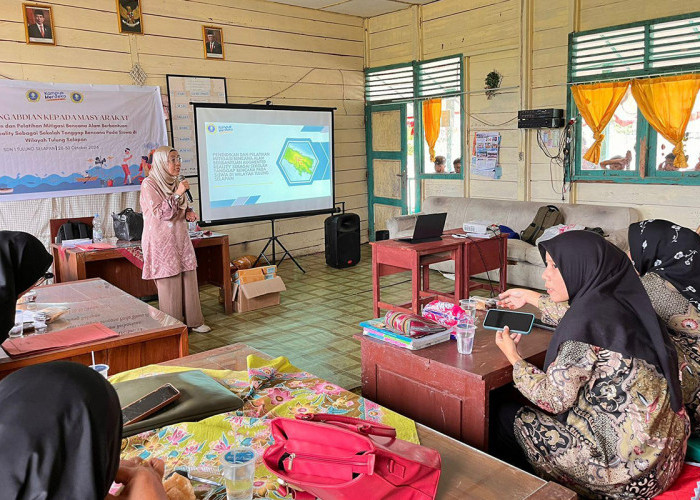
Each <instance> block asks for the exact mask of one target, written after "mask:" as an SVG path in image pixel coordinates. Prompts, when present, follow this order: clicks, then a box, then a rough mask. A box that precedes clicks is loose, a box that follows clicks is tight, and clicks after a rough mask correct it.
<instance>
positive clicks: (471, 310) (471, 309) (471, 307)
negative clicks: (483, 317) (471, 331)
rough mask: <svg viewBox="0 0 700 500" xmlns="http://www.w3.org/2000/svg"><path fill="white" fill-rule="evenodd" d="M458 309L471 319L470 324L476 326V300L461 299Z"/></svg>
mask: <svg viewBox="0 0 700 500" xmlns="http://www.w3.org/2000/svg"><path fill="white" fill-rule="evenodd" d="M459 307H461V308H462V310H463V311H464V312H466V313H467V314H469V316H470V317H471V318H472V323H474V324H476V300H474V299H462V300H460V301H459Z"/></svg>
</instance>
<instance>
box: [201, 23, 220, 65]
mask: <svg viewBox="0 0 700 500" xmlns="http://www.w3.org/2000/svg"><path fill="white" fill-rule="evenodd" d="M202 40H203V42H204V58H205V59H220V60H223V59H224V32H223V29H222V28H217V27H215V26H202Z"/></svg>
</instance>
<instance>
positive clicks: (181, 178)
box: [177, 175, 194, 203]
mask: <svg viewBox="0 0 700 500" xmlns="http://www.w3.org/2000/svg"><path fill="white" fill-rule="evenodd" d="M184 180H185V176H184V175H178V176H177V181H178V182H182V181H184ZM185 194H186V195H187V201H189V202H190V203H192V202H193V201H194V198H192V193H190V190H189V189H185Z"/></svg>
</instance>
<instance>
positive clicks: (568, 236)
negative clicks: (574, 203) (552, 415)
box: [539, 231, 682, 411]
mask: <svg viewBox="0 0 700 500" xmlns="http://www.w3.org/2000/svg"><path fill="white" fill-rule="evenodd" d="M539 248H540V253H541V254H542V259H543V260H545V253H546V252H548V253H549V255H550V256H551V257H552V260H553V261H554V263H555V264H556V265H557V267H558V268H559V270H560V271H561V275H562V278H563V279H564V283H565V284H566V289H567V291H568V293H569V304H570V306H571V307H570V308H569V310H568V311H567V312H566V314H565V315H564V317H563V318H562V320H561V321H560V322H559V325H558V326H557V329H556V331H555V332H554V335H553V336H552V340H551V341H550V343H549V347H548V349H547V356H546V358H545V369H546V368H547V367H548V366H549V365H550V363H552V361H554V359H555V358H556V357H557V354H558V352H559V346H560V345H561V344H563V343H564V342H566V341H568V340H574V341H578V342H584V343H586V344H589V345H593V346H597V347H600V348H603V349H608V350H610V351H613V352H617V353H619V354H622V355H623V356H625V357H628V358H639V359H643V360H645V361H647V362H648V363H650V364H652V365H654V366H655V367H656V368H657V369H658V370H659V372H661V373H662V374H663V376H664V378H665V379H666V381H667V382H668V386H669V394H670V397H671V407H672V408H673V410H674V411H678V410H680V409H681V407H682V398H681V387H680V383H679V380H678V359H677V355H676V351H675V349H674V348H673V345H672V344H671V341H670V340H669V337H668V332H667V330H666V326H665V325H664V324H663V323H662V322H661V321H660V319H659V318H658V316H657V315H656V312H654V308H653V307H652V305H651V301H650V300H649V296H648V295H647V293H646V291H645V290H644V287H643V286H642V283H641V281H639V277H638V276H637V273H636V272H635V271H634V268H633V267H632V263H631V262H630V260H629V259H628V258H627V255H625V253H624V252H623V251H622V250H620V249H619V248H617V247H616V246H615V245H613V244H612V243H609V242H608V241H606V240H605V239H604V238H603V237H601V236H599V235H597V234H596V233H592V232H590V231H569V232H566V233H563V234H560V235H559V236H556V237H554V238H552V239H551V240H547V241H543V242H542V243H540V245H539Z"/></svg>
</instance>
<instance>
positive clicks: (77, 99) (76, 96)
mask: <svg viewBox="0 0 700 500" xmlns="http://www.w3.org/2000/svg"><path fill="white" fill-rule="evenodd" d="M70 100H71V101H72V102H74V103H76V104H80V103H81V102H83V94H81V93H80V92H71V94H70Z"/></svg>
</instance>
